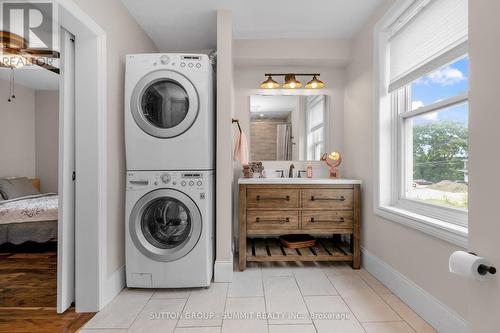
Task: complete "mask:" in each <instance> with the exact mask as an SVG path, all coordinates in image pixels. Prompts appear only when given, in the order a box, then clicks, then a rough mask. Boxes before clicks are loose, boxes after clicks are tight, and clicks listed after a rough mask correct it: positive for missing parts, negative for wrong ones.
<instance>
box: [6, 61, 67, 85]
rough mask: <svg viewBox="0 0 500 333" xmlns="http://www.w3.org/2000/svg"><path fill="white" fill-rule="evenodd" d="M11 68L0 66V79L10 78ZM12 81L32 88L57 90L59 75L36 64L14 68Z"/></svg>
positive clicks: (7, 79)
mask: <svg viewBox="0 0 500 333" xmlns="http://www.w3.org/2000/svg"><path fill="white" fill-rule="evenodd" d="M10 72H11V69H9V68H4V67H0V80H6V81H9V80H10ZM14 82H15V83H16V84H19V85H22V86H25V87H27V88H31V89H33V90H59V75H57V74H55V73H52V72H51V71H48V70H46V69H44V68H41V67H38V66H25V67H21V68H16V69H14Z"/></svg>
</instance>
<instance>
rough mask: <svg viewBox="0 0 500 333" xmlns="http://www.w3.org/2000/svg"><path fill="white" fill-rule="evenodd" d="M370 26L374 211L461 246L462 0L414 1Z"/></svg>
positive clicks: (465, 64)
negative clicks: (375, 94)
mask: <svg viewBox="0 0 500 333" xmlns="http://www.w3.org/2000/svg"><path fill="white" fill-rule="evenodd" d="M401 6H402V5H401V3H398V4H396V5H395V7H393V8H392V9H391V10H390V11H389V13H388V14H387V15H386V16H385V17H384V18H383V19H382V20H381V22H379V23H378V25H377V26H376V32H377V34H376V36H378V38H379V40H378V43H376V44H375V45H376V52H375V54H376V55H377V56H378V59H376V60H377V61H376V63H375V66H378V68H377V70H378V72H379V73H378V74H379V75H378V82H377V85H378V87H379V92H380V99H379V101H378V102H377V106H376V108H377V110H378V112H377V120H378V125H379V126H378V129H377V133H376V134H377V136H376V141H377V143H378V150H379V152H378V154H377V164H376V168H377V173H376V175H377V177H376V180H375V183H376V184H375V186H376V188H375V191H376V192H375V193H376V198H375V212H376V213H377V214H379V215H381V216H383V217H386V218H389V219H392V220H394V221H397V222H401V223H403V224H406V225H408V226H412V227H415V228H416V229H419V230H421V231H424V232H427V233H430V234H432V235H434V236H437V237H440V238H442V239H445V240H448V241H451V242H453V243H456V244H459V245H461V246H465V245H466V243H467V210H468V186H469V179H468V157H469V154H468V115H469V107H468V77H469V58H468V55H467V37H468V25H467V24H468V23H467V20H468V17H467V16H468V14H467V0H416V1H414V2H412V3H411V5H410V6H409V7H407V8H401Z"/></svg>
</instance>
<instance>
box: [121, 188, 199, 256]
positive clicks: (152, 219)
mask: <svg viewBox="0 0 500 333" xmlns="http://www.w3.org/2000/svg"><path fill="white" fill-rule="evenodd" d="M129 223H130V225H129V231H130V236H131V237H132V240H133V242H134V244H135V246H136V247H137V248H138V249H139V250H140V251H141V252H142V253H143V254H144V255H145V256H147V257H149V258H151V259H153V260H157V261H174V260H177V259H179V258H182V257H183V256H185V255H186V254H188V253H189V252H190V251H191V250H192V249H193V248H194V247H195V246H196V243H197V242H198V240H199V239H200V235H201V231H202V219H201V214H200V211H199V209H198V207H197V206H196V204H195V203H194V201H193V200H192V199H191V198H190V197H188V196H187V195H186V194H184V193H182V192H179V191H176V190H170V189H160V190H155V191H152V192H149V193H148V194H146V195H145V196H143V197H142V198H141V199H139V201H137V203H136V204H135V206H134V208H133V209H132V213H131V215H130V222H129Z"/></svg>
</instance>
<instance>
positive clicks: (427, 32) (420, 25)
mask: <svg viewBox="0 0 500 333" xmlns="http://www.w3.org/2000/svg"><path fill="white" fill-rule="evenodd" d="M467 19H468V7H467V0H430V1H429V0H417V1H415V2H414V3H413V4H412V5H411V6H410V7H409V8H408V10H407V11H405V12H404V13H403V14H402V15H401V16H400V18H399V19H398V20H396V22H395V23H394V24H393V25H392V26H391V27H390V28H389V33H390V34H391V37H390V39H389V53H390V69H389V70H390V86H389V90H394V89H397V88H399V87H401V86H403V85H405V84H408V83H410V82H411V81H413V80H415V79H417V78H418V77H420V76H422V75H424V74H427V70H428V67H429V66H426V65H428V64H429V63H432V62H434V64H433V65H434V66H432V67H433V68H431V69H434V68H436V67H439V66H440V65H445V64H446V62H449V61H452V60H453V58H452V57H453V56H454V53H460V52H463V51H462V50H461V49H463V48H464V47H465V46H464V45H465V44H466V42H467V37H468V22H467ZM447 54H448V57H447V56H446V55H447ZM443 55H444V57H443ZM457 56H460V54H458V55H457ZM448 58H450V59H448ZM439 59H441V62H444V63H442V64H439V63H436V61H439Z"/></svg>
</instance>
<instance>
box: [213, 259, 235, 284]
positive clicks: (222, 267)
mask: <svg viewBox="0 0 500 333" xmlns="http://www.w3.org/2000/svg"><path fill="white" fill-rule="evenodd" d="M232 281H233V262H232V261H216V262H215V265H214V282H232Z"/></svg>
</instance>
